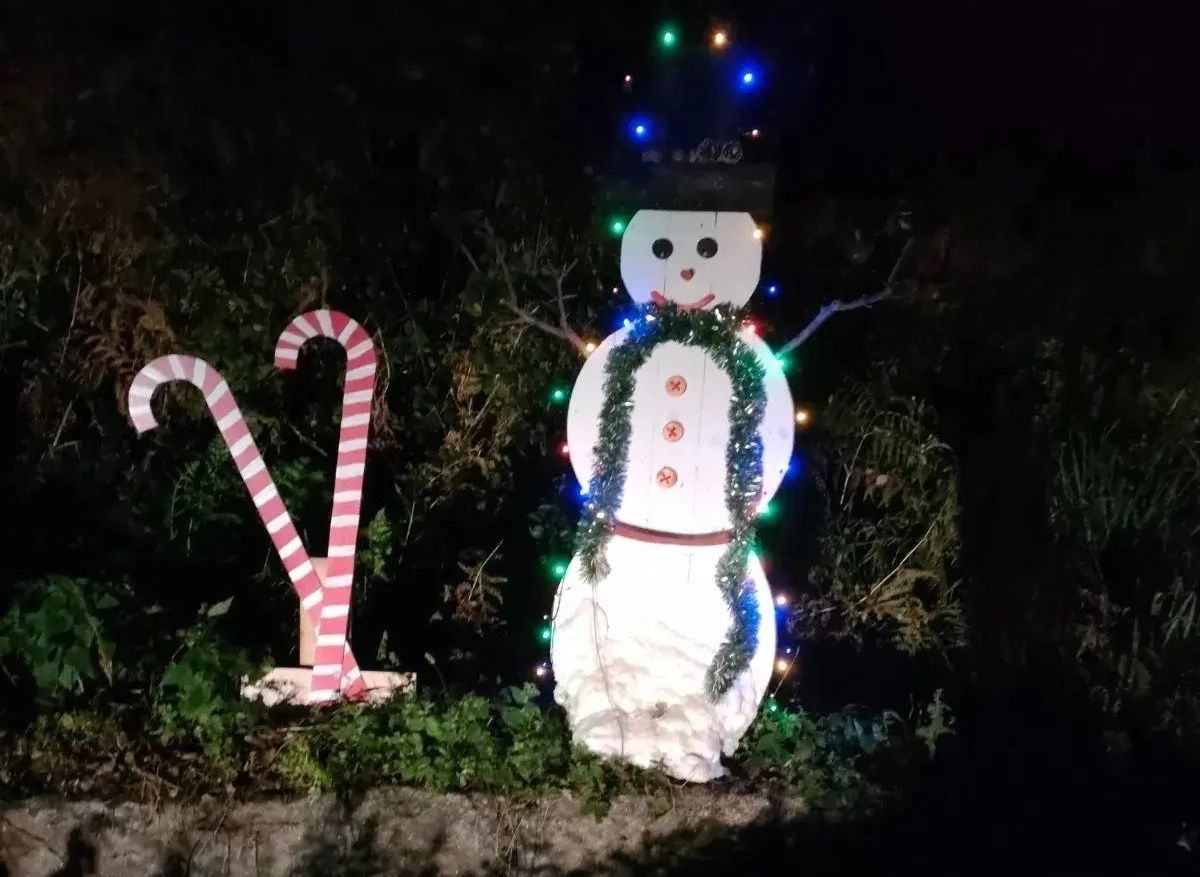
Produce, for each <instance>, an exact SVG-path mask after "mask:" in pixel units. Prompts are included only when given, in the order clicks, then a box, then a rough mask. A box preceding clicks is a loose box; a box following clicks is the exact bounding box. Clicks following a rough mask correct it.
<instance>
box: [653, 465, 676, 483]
mask: <svg viewBox="0 0 1200 877" xmlns="http://www.w3.org/2000/svg"><path fill="white" fill-rule="evenodd" d="M678 480H679V475H677V474H676V472H675V470H674V469H672V468H671V467H670V466H663V467H662V468H661V469H659V470H658V486H659V487H674V486H675V482H676V481H678Z"/></svg>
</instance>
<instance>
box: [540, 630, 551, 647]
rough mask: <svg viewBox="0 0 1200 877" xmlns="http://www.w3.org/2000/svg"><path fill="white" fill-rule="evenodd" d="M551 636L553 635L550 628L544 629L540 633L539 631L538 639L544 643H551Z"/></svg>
mask: <svg viewBox="0 0 1200 877" xmlns="http://www.w3.org/2000/svg"><path fill="white" fill-rule="evenodd" d="M550 635H551V633H550V628H549V627H543V628H542V629H541V630H540V631H538V639H540V640H541V641H542V642H544V643H548V642H550Z"/></svg>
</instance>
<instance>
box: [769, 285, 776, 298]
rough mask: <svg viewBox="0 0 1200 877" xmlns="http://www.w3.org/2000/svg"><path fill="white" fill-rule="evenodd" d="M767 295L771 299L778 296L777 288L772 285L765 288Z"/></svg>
mask: <svg viewBox="0 0 1200 877" xmlns="http://www.w3.org/2000/svg"><path fill="white" fill-rule="evenodd" d="M767 295H769V296H771V297H772V298H774V297H775V296H777V295H779V287H778V286H776V285H775V284H774V283H772V284H771V285H770V286H768V287H767Z"/></svg>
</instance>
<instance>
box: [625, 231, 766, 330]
mask: <svg viewBox="0 0 1200 877" xmlns="http://www.w3.org/2000/svg"><path fill="white" fill-rule="evenodd" d="M659 238H666V239H667V240H669V241H670V242H671V245H672V247H673V250H672V252H671V255H670V256H669V257H668V258H666V259H659V258H658V257H657V256H655V255H654V252H653V250H652V246H653V244H654V241H656V240H657V239H659ZM702 238H712V239H713V240H715V241H716V242H717V253H716V255H715V256H713V257H711V258H707V259H706V258H703V257H701V256H700V254H699V253H698V252H697V251H696V245H697V244H698V243H699V242H700V240H701V239H702ZM761 264H762V241H761V240H759V239H758V238H756V237H755V236H754V219H753V218H752V217H751V216H750V214H749V213H713V212H704V211H695V210H639V211H638V212H637V213H636V214H634V216H633V219H631V220H630V221H629V225H628V226H627V227H626V229H625V234H624V237H623V238H622V239H621V279H622V280H624V282H625V288H626V289H627V290H628V291H629V295H630V297H631V298H632V299H633V300H634V301H636V302H646V301H649V300H650V293H651V292H652V291H655V290H657V291H658V292H661V293H662V294H663V295H664V296H665V297H666V298H667V299H669V300H671V301H674V302H678V303H680V304H691V303H692V302H695V301H697V300H699V299H702V298H703V297H704V296H705V295H708V294H710V293H711V294H712V295H713V301H712V303H711V304H710V305H709V307H712V306H713V305H716V304H720V303H722V302H728V303H731V304H734V305H737V306H739V307H740V306H741V305H743V304H745V303H746V302H747V301H749V300H750V296H751V295H752V294H753V293H754V290H755V288H756V287H757V286H758V279H759V271H760V268H761ZM688 271H690V272H691V274H690V279H685V276H684V275H685V272H688Z"/></svg>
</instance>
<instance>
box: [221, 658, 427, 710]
mask: <svg viewBox="0 0 1200 877" xmlns="http://www.w3.org/2000/svg"><path fill="white" fill-rule="evenodd" d="M362 679H363V683H364V684H365V685H366V687H367V691H366V694H365V695H364V698H363V699H364V701H365V702H366V703H382V702H383V701H385V700H388V699H389V698H391V697H394V696H395V695H397V694H410V693H412V692H413V691H415V690H416V687H417V674H416V673H390V672H386V671H383V670H366V671H364V672H363V674H362ZM311 690H312V667H276V668H275V669H273V670H271V671H270V672H269V673H267V675H266V676H263V677H262V678H261V679H258V680H255V681H254V682H251V681H249V680H248V679H243V680H242V698H243V699H244V700H260V701H262V702H263V703H264V704H266V705H267V706H274V705H275V704H278V703H294V704H299V705H308V704H309V702H310V701H309V692H310V691H311Z"/></svg>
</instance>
